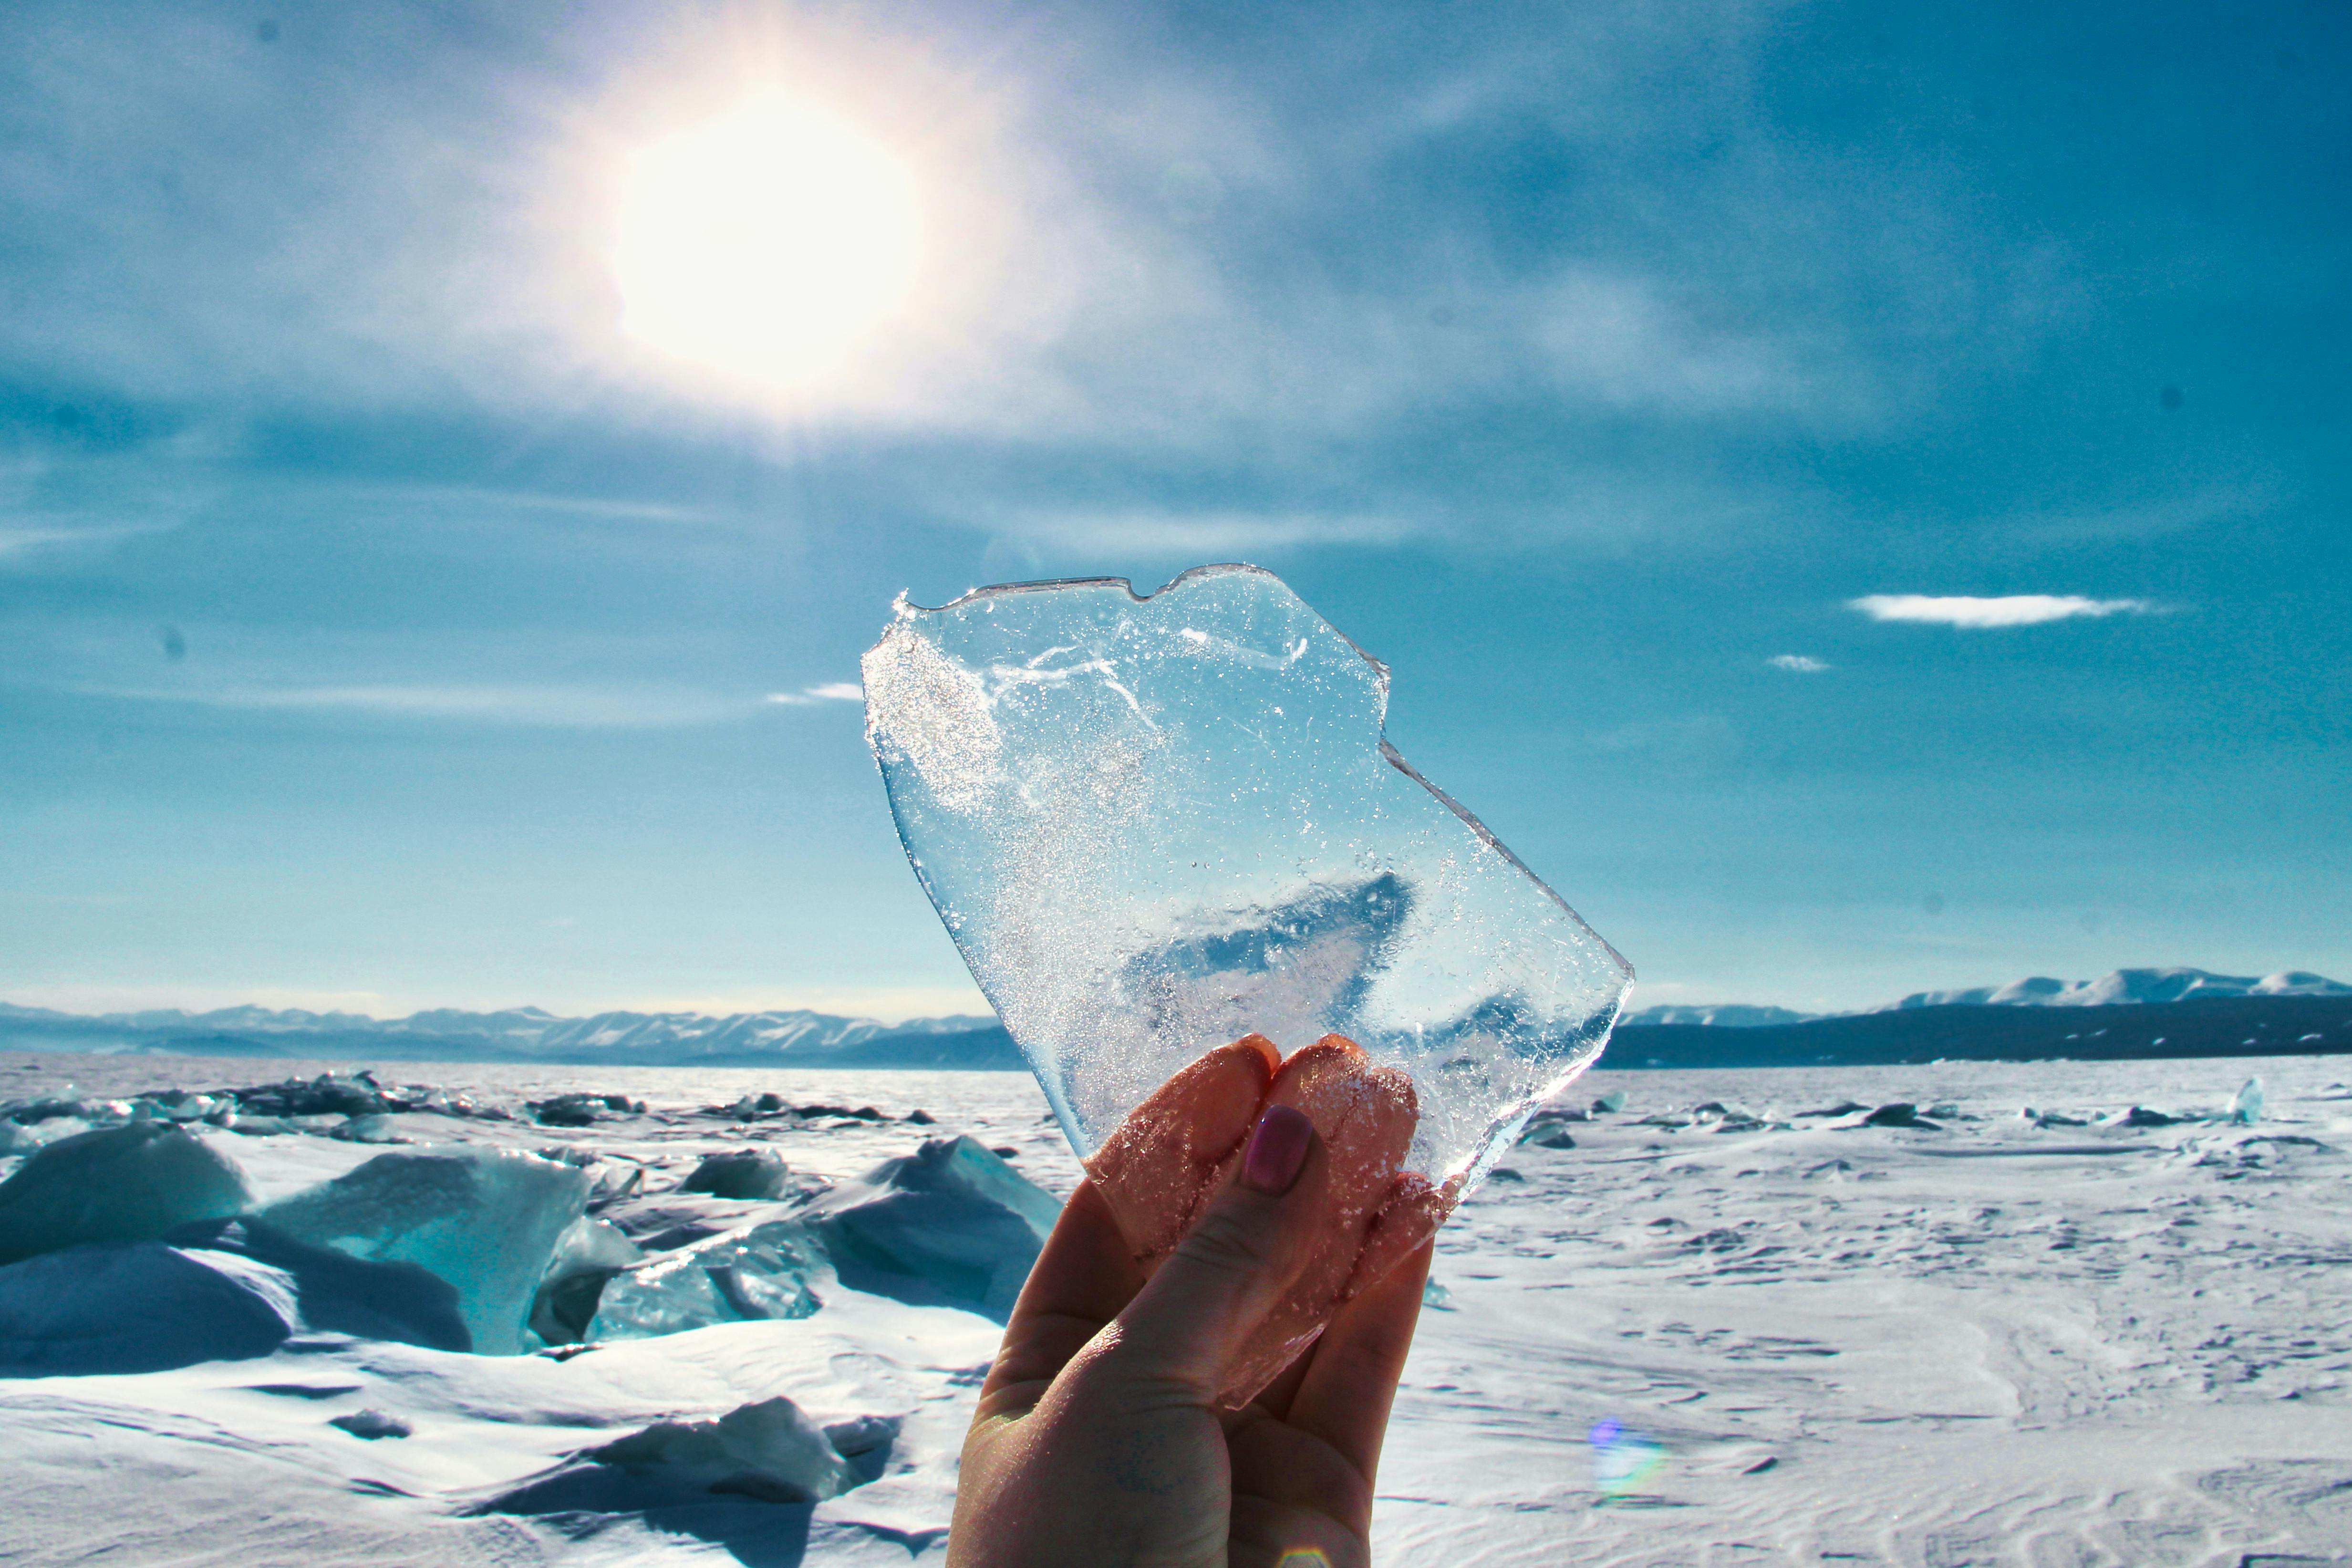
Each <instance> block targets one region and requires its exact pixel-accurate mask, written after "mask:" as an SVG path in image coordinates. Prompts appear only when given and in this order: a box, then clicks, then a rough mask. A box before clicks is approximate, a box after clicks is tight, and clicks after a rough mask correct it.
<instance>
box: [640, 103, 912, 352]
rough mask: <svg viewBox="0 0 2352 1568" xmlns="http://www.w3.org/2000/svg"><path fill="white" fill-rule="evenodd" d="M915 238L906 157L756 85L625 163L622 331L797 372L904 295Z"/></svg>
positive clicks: (843, 348)
mask: <svg viewBox="0 0 2352 1568" xmlns="http://www.w3.org/2000/svg"><path fill="white" fill-rule="evenodd" d="M920 241H921V224H920V221H919V211H918V203H917V199H916V190H915V182H914V179H913V176H912V175H911V174H909V173H908V169H907V167H906V165H905V164H903V163H900V162H899V161H898V159H897V158H895V157H893V156H892V155H891V153H889V152H888V151H887V149H886V148H884V147H883V146H882V144H881V143H880V142H877V141H876V140H875V139H874V138H873V137H871V136H869V135H867V134H866V132H864V131H863V130H861V129H859V128H858V127H857V126H856V125H854V124H852V123H850V122H849V121H846V120H845V119H843V118H841V117H840V116H839V115H837V114H835V113H833V112H832V111H831V110H826V109H824V108H821V107H819V106H817V105H815V104H812V103H807V102H804V101H802V100H798V99H794V98H791V97H788V96H786V95H784V94H782V93H768V94H763V95H761V96H760V97H757V98H753V99H751V100H747V101H745V102H743V103H741V104H739V105H738V106H736V107H735V108H734V109H732V110H729V111H727V112H726V113H724V114H722V115H719V117H718V118H716V119H713V120H710V121H705V122H704V123H702V124H699V125H696V126H693V127H691V128H689V129H688V130H685V131H680V132H676V133H675V134H673V135H670V136H667V137H666V138H664V139H662V140H661V141H659V142H654V143H653V144H652V145H650V146H648V147H646V148H644V149H642V150H641V151H639V152H638V153H636V155H635V157H633V158H632V159H630V160H629V163H628V167H627V170H626V173H625V178H624V179H623V182H622V189H621V199H620V205H619V212H618V215H617V222H616V225H615V233H614V245H613V249H612V266H613V277H614V283H615V284H616V285H617V286H618V288H619V290H620V296H621V329H622V331H625V332H626V333H627V334H629V335H630V336H631V337H634V338H636V339H638V340H639V341H640V342H645V343H647V344H649V345H651V346H652V347H655V348H656V349H659V350H661V351H663V352H664V353H669V354H672V355H675V356H677V358H680V359H683V360H688V361H691V362H694V363H699V364H702V365H706V366H709V367H711V368H713V369H717V370H719V371H721V372H723V373H725V374H730V375H732V376H735V377H738V378H740V379H744V380H748V381H751V382H753V383H757V384H764V385H768V386H775V387H790V386H796V385H800V384H804V383H806V382H808V381H810V380H812V379H814V378H815V377H817V376H819V375H822V374H824V373H825V372H826V371H828V370H831V369H833V368H834V367H835V366H836V365H838V364H839V363H841V361H842V360H843V359H844V358H845V356H846V355H847V353H848V352H849V350H850V349H851V347H852V346H853V345H854V344H855V343H856V342H857V341H858V340H859V339H860V338H862V337H864V336H866V334H867V333H869V332H870V331H873V330H874V329H875V328H876V327H877V326H878V325H880V324H881V323H882V322H883V321H887V319H888V318H890V317H891V316H892V315H894V314H895V313H897V312H898V310H901V309H902V308H903V307H904V305H905V303H906V300H907V296H908V291H909V289H910V288H911V286H912V284H913V282H914V279H915V274H916V270H917V264H918V261H919V255H920V249H921V246H920Z"/></svg>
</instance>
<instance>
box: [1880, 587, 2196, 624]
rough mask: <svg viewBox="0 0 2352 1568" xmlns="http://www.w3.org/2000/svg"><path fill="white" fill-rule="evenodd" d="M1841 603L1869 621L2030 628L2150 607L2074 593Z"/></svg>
mask: <svg viewBox="0 0 2352 1568" xmlns="http://www.w3.org/2000/svg"><path fill="white" fill-rule="evenodd" d="M1846 604H1847V605H1848V607H1850V608H1852V609H1856V610H1860V611H1861V612H1862V613H1863V614H1864V615H1865V616H1869V617H1870V618H1871V619H1872V620H1874V621H1917V622H1924V623H1926V624H1927V625H1930V626H1961V627H1965V628H1968V629H1969V630H1983V629H1985V628H1987V627H1990V626H2040V625H2042V623H2043V622H2045V621H2068V620H2074V619H2075V618H2076V617H2078V616H2089V617H2092V618H2094V619H2096V618H2098V617H2101V616H2123V615H2135V616H2136V615H2142V614H2145V613H2146V612H2147V610H2149V609H2150V608H2152V607H2153V606H2151V605H2149V604H2148V602H2147V600H2146V599H2085V598H2084V597H2082V596H2081V595H2076V594H2008V595H2002V596H2001V597H2000V598H1993V599H1979V598H1976V597H1973V596H1970V595H1947V596H1937V595H1930V594H1867V595H1864V596H1863V597H1861V598H1859V599H1849V600H1847V601H1846Z"/></svg>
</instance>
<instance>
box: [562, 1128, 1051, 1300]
mask: <svg viewBox="0 0 2352 1568" xmlns="http://www.w3.org/2000/svg"><path fill="white" fill-rule="evenodd" d="M1060 1213H1061V1205H1059V1204H1058V1203H1056V1202H1055V1199H1054V1196H1053V1194H1050V1193H1048V1192H1046V1191H1045V1189H1043V1188H1041V1187H1038V1186H1036V1185H1034V1184H1032V1183H1031V1182H1029V1181H1028V1180H1027V1179H1026V1178H1025V1177H1024V1176H1023V1175H1022V1174H1021V1173H1019V1172H1018V1171H1015V1170H1013V1168H1012V1167H1011V1166H1010V1165H1007V1164H1006V1163H1004V1162H1003V1160H1001V1159H999V1158H998V1157H997V1156H996V1155H994V1154H992V1153H991V1152H989V1151H988V1150H987V1149H985V1148H983V1147H982V1146H981V1145H980V1144H978V1143H976V1142H973V1141H972V1140H971V1139H970V1138H934V1139H932V1140H930V1141H929V1142H926V1143H925V1144H923V1146H922V1147H921V1148H919V1149H918V1150H917V1151H916V1152H914V1153H912V1154H907V1155H901V1156H900V1157H898V1158H897V1159H894V1160H885V1161H884V1162H882V1163H880V1164H879V1165H877V1166H875V1167H874V1169H872V1170H870V1171H868V1172H866V1174H865V1175H864V1176H862V1177H860V1178H859V1179H858V1180H856V1181H855V1182H846V1183H844V1184H841V1185H840V1186H837V1187H835V1188H832V1189H830V1190H829V1191H827V1192H825V1193H824V1194H821V1195H820V1196H819V1197H817V1198H816V1199H815V1200H814V1202H812V1203H810V1204H809V1205H807V1206H806V1207H804V1208H802V1209H800V1210H798V1211H797V1212H796V1213H794V1214H793V1216H792V1217H791V1218H788V1219H780V1220H771V1221H769V1222H768V1223H766V1224H764V1225H756V1226H750V1227H749V1228H747V1229H742V1230H737V1231H732V1232H730V1233H728V1234H727V1235H724V1236H717V1237H710V1238H709V1239H708V1240H705V1241H698V1242H697V1243H695V1244H694V1245H693V1246H691V1247H685V1248H682V1249H681V1250H679V1251H677V1252H674V1253H670V1254H668V1255H667V1256H665V1257H660V1258H653V1259H652V1260H650V1261H648V1262H646V1263H642V1264H639V1265H638V1266H637V1267H635V1268H630V1269H627V1270H625V1271H624V1272H622V1273H619V1274H616V1275H614V1277H612V1278H611V1279H608V1280H606V1281H605V1283H604V1294H603V1296H602V1298H601V1300H599V1301H598V1304H597V1307H596V1315H595V1318H594V1319H593V1321H591V1322H590V1323H589V1324H588V1326H587V1329H586V1331H585V1332H584V1333H583V1336H582V1337H583V1338H584V1339H586V1340H588V1341H589V1342H592V1343H593V1342H598V1341H602V1340H624V1339H646V1338H650V1337H653V1336H655V1335H658V1334H674V1333H678V1332H682V1331H685V1330H688V1329H699V1328H704V1327H707V1326H709V1324H712V1323H730V1322H740V1321H744V1320H747V1319H758V1318H804V1317H807V1316H809V1315H810V1314H811V1313H814V1312H815V1311H816V1310H818V1309H819V1308H820V1307H821V1306H823V1305H824V1297H823V1296H822V1295H821V1294H820V1293H819V1292H820V1289H822V1288H823V1287H824V1286H825V1285H826V1284H827V1282H828V1281H829V1280H835V1279H837V1280H839V1281H840V1282H841V1283H842V1284H844V1285H846V1286H848V1287H849V1288H850V1289H854V1290H864V1291H867V1292H869V1293H871V1294H873V1295H877V1296H888V1297H891V1298H893V1299H894V1300H901V1301H908V1302H912V1303H915V1304H916V1305H919V1306H943V1307H960V1308H961V1309H963V1310H966V1311H971V1312H980V1313H983V1314H985V1315H987V1316H990V1317H992V1318H994V1319H996V1320H997V1321H999V1322H1002V1321H1004V1319H1005V1317H1006V1316H1007V1315H1008V1314H1009V1313H1010V1312H1011V1310H1012V1308H1013V1298H1014V1297H1015V1296H1017V1295H1019V1294H1020V1291H1021V1285H1022V1282H1023V1281H1024V1280H1025V1279H1027V1278H1028V1276H1029V1266H1030V1265H1031V1264H1032V1263H1034V1262H1035V1261H1036V1259H1037V1253H1038V1250H1039V1249H1040V1248H1041V1247H1043V1246H1044V1245H1045V1236H1046V1234H1047V1233H1048V1232H1050V1231H1051V1230H1052V1229H1053V1228H1054V1221H1055V1219H1056V1218H1057V1217H1058V1216H1059V1215H1060Z"/></svg>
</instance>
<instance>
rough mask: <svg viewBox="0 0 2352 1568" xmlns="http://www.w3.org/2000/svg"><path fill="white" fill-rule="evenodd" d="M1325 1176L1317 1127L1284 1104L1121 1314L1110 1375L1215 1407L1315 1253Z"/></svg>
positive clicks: (1110, 1353)
mask: <svg viewBox="0 0 2352 1568" xmlns="http://www.w3.org/2000/svg"><path fill="white" fill-rule="evenodd" d="M1327 1178H1328V1162H1327V1160H1326V1158H1325V1155H1324V1151H1323V1142H1322V1140H1321V1139H1320V1138H1318V1137H1317V1136H1316V1133H1315V1126H1314V1123H1313V1122H1311V1121H1307V1118H1306V1117H1305V1116H1303V1115H1302V1114H1300V1113H1299V1112H1298V1111H1297V1110H1293V1109H1291V1108H1289V1107H1287V1106H1277V1107H1275V1108H1274V1109H1272V1110H1268V1111H1267V1112H1266V1113H1265V1116H1264V1117H1262V1118H1260V1119H1259V1121H1258V1124H1257V1128H1256V1130H1255V1131H1253V1132H1252V1133H1251V1134H1250V1142H1249V1146H1248V1149H1247V1151H1246V1152H1244V1155H1243V1157H1242V1162H1241V1168H1240V1170H1239V1171H1238V1172H1237V1173H1236V1175H1235V1179H1234V1181H1233V1182H1232V1183H1231V1184H1229V1185H1228V1186H1227V1187H1226V1188H1225V1190H1224V1191H1223V1192H1222V1193H1220V1194H1218V1195H1217V1198H1216V1201H1215V1202H1214V1203H1213V1204H1211V1205H1209V1209H1208V1212H1207V1213H1206V1214H1205V1215H1202V1217H1201V1223H1200V1224H1198V1225H1197V1226H1193V1227H1192V1233H1191V1234H1190V1235H1188V1236H1187V1237H1184V1239H1183V1241H1182V1242H1181V1243H1180V1244H1178V1246H1177V1248H1176V1250H1175V1251H1174V1252H1172V1253H1171V1254H1170V1255H1169V1257H1168V1260H1167V1261H1166V1262H1165V1263H1163V1264H1161V1265H1160V1270H1159V1272H1158V1273H1156V1274H1154V1275H1153V1276H1152V1277H1151V1280H1150V1283H1149V1284H1147V1285H1146V1286H1144V1288H1143V1289H1142V1292H1141V1293H1140V1294H1139V1295H1138V1296H1137V1297H1136V1299H1135V1300H1134V1301H1133V1302H1131V1303H1130V1304H1129V1306H1128V1308H1127V1310H1125V1311H1124V1312H1122V1313H1120V1314H1119V1321H1118V1330H1117V1333H1118V1343H1117V1344H1116V1345H1115V1346H1112V1347H1110V1348H1109V1349H1108V1352H1107V1353H1106V1363H1107V1364H1106V1366H1105V1369H1104V1370H1105V1371H1106V1372H1107V1373H1114V1374H1115V1375H1118V1376H1119V1377H1123V1378H1136V1379H1140V1380H1147V1381H1154V1382H1159V1383H1161V1384H1172V1385H1174V1386H1176V1387H1179V1388H1181V1389H1183V1390H1185V1391H1186V1392H1187V1393H1188V1394H1191V1395H1192V1396H1193V1397H1194V1398H1195V1399H1196V1400H1197V1402H1198V1403H1200V1404H1202V1405H1208V1404H1209V1403H1210V1402H1211V1401H1212V1400H1213V1398H1214V1396H1215V1395H1216V1394H1217V1391H1218V1389H1219V1388H1220V1387H1221V1386H1222V1385H1223V1375H1224V1373H1225V1371H1226V1368H1227V1365H1228V1363H1231V1362H1232V1361H1233V1360H1234V1357H1235V1355H1236V1354H1237V1353H1238V1352H1240V1350H1241V1348H1242V1345H1243V1342H1244V1341H1245V1340H1247V1339H1248V1337H1249V1335H1250V1332H1251V1331H1252V1330H1254V1329H1255V1328H1256V1327H1257V1326H1258V1325H1259V1324H1260V1323H1261V1322H1262V1321H1264V1320H1265V1316H1266V1314H1267V1312H1268V1311H1270V1310H1272V1309H1273V1307H1274V1304H1275V1303H1276V1301H1277V1300H1280V1298H1281V1296H1282V1293H1283V1291H1284V1290H1285V1289H1286V1288H1287V1287H1288V1286H1289V1285H1290V1283H1291V1281H1292V1280H1293V1279H1294V1278H1296V1276H1297V1273H1298V1271H1299V1269H1300V1268H1302V1267H1304V1266H1305V1264H1306V1262H1307V1258H1308V1257H1309V1256H1310V1254H1311V1253H1312V1252H1313V1251H1314V1248H1315V1244H1316V1242H1317V1240H1318V1236H1317V1231H1318V1221H1319V1220H1320V1219H1321V1217H1322V1214H1323V1208H1324V1190H1325V1185H1326V1182H1327Z"/></svg>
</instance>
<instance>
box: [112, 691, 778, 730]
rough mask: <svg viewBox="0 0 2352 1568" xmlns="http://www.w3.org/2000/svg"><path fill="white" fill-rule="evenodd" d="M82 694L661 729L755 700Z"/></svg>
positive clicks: (632, 694) (570, 694)
mask: <svg viewBox="0 0 2352 1568" xmlns="http://www.w3.org/2000/svg"><path fill="white" fill-rule="evenodd" d="M80 691H81V693H82V694H83V695H84V696H89V697H110V698H116V699H122V700H131V701H139V702H175V703H190V704H194V705H197V706H201V707H206V708H227V709H244V710H255V711H277V712H298V713H301V712H309V713H333V712H345V713H362V714H373V715H377V716H380V717H383V718H394V719H450V720H471V721H481V722H485V723H503V724H531V725H545V726H551V727H554V728H559V729H585V730H601V729H664V728H670V727H674V726H681V725H688V724H709V723H717V722H721V721H726V720H730V719H740V718H743V717H744V716H746V715H748V714H750V713H751V712H752V711H753V710H754V708H755V705H754V704H752V703H751V702H749V701H746V700H741V699H737V698H725V697H718V696H714V695H712V694H710V693H709V692H700V691H693V690H683V689H667V688H658V687H583V686H573V687H566V686H459V685H446V686H445V685H366V686H356V685H355V686H306V687H227V688H212V689H194V690H163V689H153V688H122V687H82V688H80Z"/></svg>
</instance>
